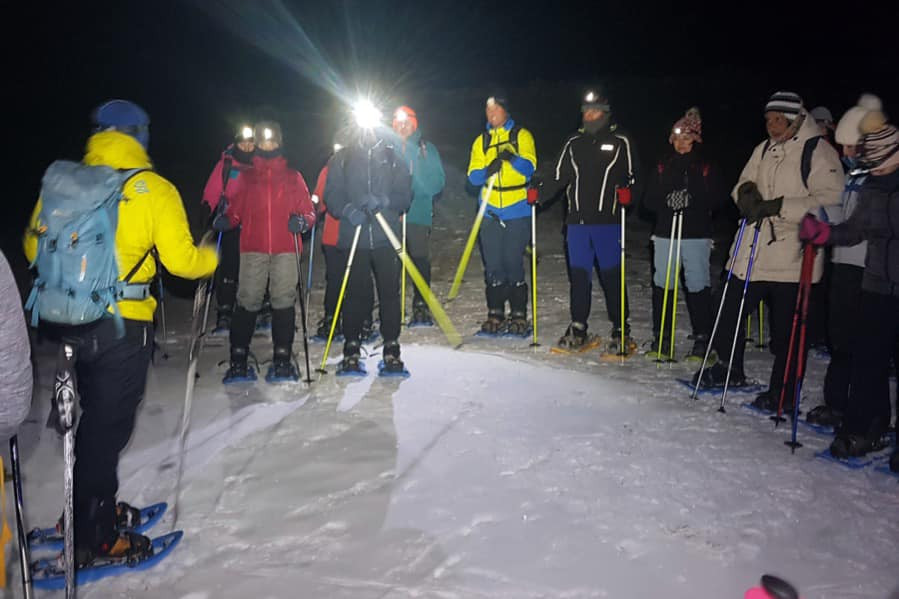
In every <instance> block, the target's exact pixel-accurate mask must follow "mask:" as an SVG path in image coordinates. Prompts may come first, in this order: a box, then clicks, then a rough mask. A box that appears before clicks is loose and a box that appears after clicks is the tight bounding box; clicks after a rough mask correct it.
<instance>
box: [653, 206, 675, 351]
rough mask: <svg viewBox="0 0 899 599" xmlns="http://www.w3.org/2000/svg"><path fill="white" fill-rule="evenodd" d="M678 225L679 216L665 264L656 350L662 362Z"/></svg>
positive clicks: (673, 225)
mask: <svg viewBox="0 0 899 599" xmlns="http://www.w3.org/2000/svg"><path fill="white" fill-rule="evenodd" d="M676 227H677V216H676V215H675V218H672V219H671V234H670V235H669V236H668V262H667V263H666V266H665V294H664V295H663V296H662V319H661V320H660V321H659V347H658V351H657V352H656V362H658V363H661V362H664V361H665V360H663V359H662V346H663V341H664V339H665V317H666V316H667V313H668V285H669V284H670V283H671V256H672V254H673V253H674V234H675V231H676Z"/></svg>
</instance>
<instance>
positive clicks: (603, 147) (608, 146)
mask: <svg viewBox="0 0 899 599" xmlns="http://www.w3.org/2000/svg"><path fill="white" fill-rule="evenodd" d="M599 149H600V150H602V151H603V152H612V151H614V150H615V146H613V145H612V144H602V145H601V146H599Z"/></svg>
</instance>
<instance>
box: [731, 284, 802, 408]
mask: <svg viewBox="0 0 899 599" xmlns="http://www.w3.org/2000/svg"><path fill="white" fill-rule="evenodd" d="M758 285H759V286H760V288H761V289H763V293H762V295H761V296H760V297H758V298H756V299H754V301H753V302H752V303H751V304H750V303H748V298H747V306H757V305H758V302H759V300H763V301H764V302H765V304H766V305H767V306H768V331H769V334H770V337H771V338H770V340H769V342H768V350H769V351H770V352H771V353H772V354H773V355H774V364H773V365H772V367H771V376H770V377H769V379H768V389H769V390H770V391H772V392H775V393H780V389H781V387H782V386H783V377H784V369H785V368H786V366H787V354H788V353H789V349H790V333H791V331H792V329H793V316H794V314H795V311H796V294H797V293H798V292H799V283H772V282H769V281H763V282H760V283H758ZM810 305H811V302H810ZM800 324H801V323H800ZM799 338H800V330H799V325H797V329H796V340H795V342H794V343H795V344H796V347H795V349H794V350H793V364H791V365H790V373H789V375H790V376H789V378H788V379H787V392H788V393H792V392H793V389H794V386H793V385H794V383H795V376H794V375H795V373H796V360H797V358H798V357H799V349H800V348H799ZM809 345H810V343H809V338H808V328H807V326H806V339H805V347H804V348H803V349H802V355H803V356H804V358H805V361H806V362H807V361H808V347H809ZM802 370H803V372H805V365H803V369H802ZM785 401H786V400H785ZM786 403H789V402H786Z"/></svg>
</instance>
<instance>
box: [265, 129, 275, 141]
mask: <svg viewBox="0 0 899 599" xmlns="http://www.w3.org/2000/svg"><path fill="white" fill-rule="evenodd" d="M274 136H275V135H274V132H273V131H272V130H271V129H269V128H268V127H266V128H265V129H263V130H262V139H264V140H265V141H271V139H272V138H273V137H274Z"/></svg>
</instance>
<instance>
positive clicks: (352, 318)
mask: <svg viewBox="0 0 899 599" xmlns="http://www.w3.org/2000/svg"><path fill="white" fill-rule="evenodd" d="M344 251H346V250H344ZM346 253H347V254H349V252H348V251H346ZM372 275H374V277H375V285H376V286H377V288H378V314H379V316H380V319H381V337H383V339H384V343H385V344H386V343H390V342H391V341H396V340H397V339H399V336H400V260H399V257H398V256H397V255H396V252H395V251H394V249H393V248H392V247H389V246H387V247H379V248H375V249H373V250H368V249H359V248H356V255H355V256H354V257H353V265H352V267H351V268H350V280H349V283H348V284H347V290H346V298H345V299H344V307H343V309H342V312H343V336H344V338H345V339H346V343H345V344H344V352H346V350H347V345H349V344H350V343H351V342H357V343H358V341H359V337H360V335H361V332H362V322H363V321H364V320H365V319H366V318H369V317H370V316H371V310H372V305H373V304H374V297H373V294H372V285H371V279H372Z"/></svg>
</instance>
